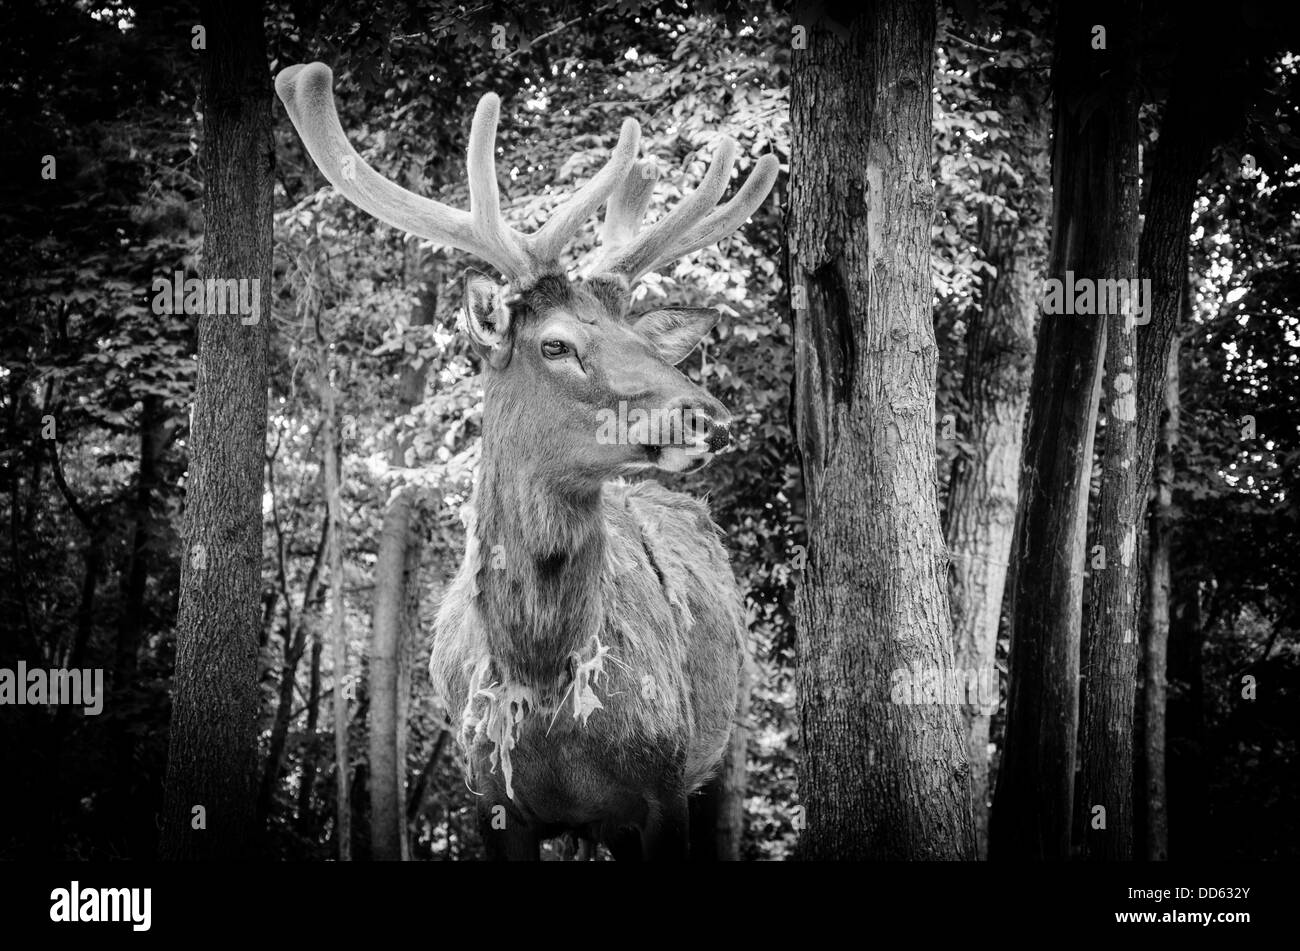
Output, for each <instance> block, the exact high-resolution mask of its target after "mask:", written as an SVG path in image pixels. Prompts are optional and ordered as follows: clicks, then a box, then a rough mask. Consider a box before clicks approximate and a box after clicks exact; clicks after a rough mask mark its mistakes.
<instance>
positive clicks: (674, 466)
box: [646, 444, 713, 472]
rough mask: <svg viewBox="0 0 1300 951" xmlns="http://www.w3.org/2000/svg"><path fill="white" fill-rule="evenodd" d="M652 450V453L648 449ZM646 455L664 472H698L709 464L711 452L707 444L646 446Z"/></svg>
mask: <svg viewBox="0 0 1300 951" xmlns="http://www.w3.org/2000/svg"><path fill="white" fill-rule="evenodd" d="M652 449H653V450H654V452H653V453H651V452H650V450H652ZM646 456H647V458H649V459H650V461H651V462H652V463H653V464H654V465H655V467H656V468H658V469H660V470H662V471H664V472H698V471H699V470H701V469H703V468H704V467H705V466H707V465H708V464H709V460H710V459H712V458H713V453H712V452H710V451H709V448H708V446H707V445H704V444H699V445H693V446H692V445H687V446H647V447H646Z"/></svg>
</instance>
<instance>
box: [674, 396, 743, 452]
mask: <svg viewBox="0 0 1300 951" xmlns="http://www.w3.org/2000/svg"><path fill="white" fill-rule="evenodd" d="M676 408H677V409H680V410H681V414H682V431H683V432H682V434H683V436H685V437H686V439H688V440H689V441H691V442H693V443H694V444H695V445H697V446H698V445H700V444H703V445H704V446H706V447H707V448H708V450H709V452H721V451H722V450H723V449H726V448H727V446H729V445H731V416H730V414H728V413H727V411H726V410H725V409H723V408H722V407H721V406H709V405H707V404H705V405H700V404H699V403H698V402H685V401H683V402H682V403H680V404H678V406H677V407H676Z"/></svg>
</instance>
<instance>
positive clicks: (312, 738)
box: [294, 631, 324, 839]
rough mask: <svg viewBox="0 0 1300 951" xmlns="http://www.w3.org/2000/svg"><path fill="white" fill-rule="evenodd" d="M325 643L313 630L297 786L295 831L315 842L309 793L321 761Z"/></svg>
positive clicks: (313, 814)
mask: <svg viewBox="0 0 1300 951" xmlns="http://www.w3.org/2000/svg"><path fill="white" fill-rule="evenodd" d="M323 648H324V644H323V643H322V642H321V638H320V633H319V631H313V633H312V644H311V677H310V678H309V680H308V688H307V726H306V729H305V730H304V731H303V732H304V735H305V736H306V737H307V744H306V747H307V748H306V750H305V751H304V752H303V756H302V779H301V780H300V781H299V783H298V808H297V815H296V817H295V820H294V828H295V829H296V830H297V832H298V836H299V837H300V838H303V839H314V838H315V832H314V831H313V825H314V820H315V813H314V812H313V811H312V808H311V794H312V792H313V790H314V789H315V788H316V764H317V761H318V760H319V759H320V748H321V739H320V734H319V733H318V732H317V730H318V728H319V726H320V659H321V653H322V652H323Z"/></svg>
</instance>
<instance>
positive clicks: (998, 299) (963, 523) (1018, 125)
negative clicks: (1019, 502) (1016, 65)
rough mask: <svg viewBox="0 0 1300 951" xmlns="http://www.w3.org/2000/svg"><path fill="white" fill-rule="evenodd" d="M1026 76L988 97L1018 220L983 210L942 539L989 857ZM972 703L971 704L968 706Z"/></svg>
mask: <svg viewBox="0 0 1300 951" xmlns="http://www.w3.org/2000/svg"><path fill="white" fill-rule="evenodd" d="M1034 75H1035V74H1033V73H1020V74H1018V76H1017V78H1015V79H1012V80H1011V81H1010V84H1009V88H1007V89H1006V90H1003V91H1000V92H999V93H995V95H994V98H993V101H992V102H991V103H990V105H991V106H992V107H994V108H997V109H998V110H999V111H1000V112H1001V113H1002V116H1003V120H1004V122H1006V123H1007V124H1008V125H1009V126H1010V127H1011V128H1012V129H1014V130H1015V132H1016V134H1018V135H1019V136H1020V142H1019V143H1018V149H1019V150H1020V154H1021V155H1022V156H1023V161H1022V162H1021V163H1020V164H1019V167H1018V169H1017V171H1018V173H1019V175H1020V176H1021V179H1020V181H1019V182H1013V181H1011V180H1009V178H1007V177H1006V176H1003V175H999V176H998V177H997V178H995V179H993V180H992V181H990V182H988V183H987V184H986V189H987V190H988V191H989V192H990V193H991V194H997V195H1000V196H1002V197H1003V198H1004V200H1005V201H1006V203H1007V207H1008V209H1009V210H1010V211H1013V212H1014V213H1015V219H1014V220H1007V219H1006V218H998V219H995V218H994V217H993V215H992V213H991V212H990V211H989V210H988V209H985V211H984V212H983V216H982V220H981V222H980V234H979V243H980V250H981V252H982V256H983V258H984V260H986V261H987V262H988V263H989V264H990V265H992V266H993V268H994V269H995V271H996V273H994V274H993V275H992V276H991V277H987V278H985V281H984V292H983V297H982V300H981V305H980V307H979V308H978V309H977V310H975V311H974V312H973V314H972V315H971V318H970V320H969V322H968V324H967V329H966V366H965V371H964V375H963V378H962V390H963V392H964V395H965V398H966V404H967V406H968V407H969V413H970V430H969V432H968V433H966V434H965V439H964V441H965V442H967V443H969V444H970V445H971V446H973V447H974V448H973V451H972V452H971V453H970V455H961V456H958V458H957V459H956V460H955V461H954V463H953V470H952V478H951V479H950V480H949V495H948V509H947V512H946V524H945V526H944V529H945V535H946V538H947V542H948V550H949V554H950V557H951V559H952V569H951V573H950V575H949V588H948V594H949V598H950V599H951V604H952V625H953V640H954V643H955V646H956V655H957V670H958V671H960V672H961V673H963V674H964V675H967V676H973V677H974V680H975V682H976V683H978V684H981V685H985V684H987V685H989V686H990V687H991V688H992V689H991V691H990V692H991V696H989V697H979V698H973V697H970V696H968V697H967V703H966V704H965V705H964V706H963V713H964V715H965V719H966V735H967V743H968V747H969V754H968V755H969V757H970V764H971V800H972V805H973V807H974V815H975V836H976V843H977V848H978V854H979V856H980V857H981V858H986V857H987V856H988V821H989V819H988V813H989V806H988V803H989V793H990V792H991V790H990V789H989V750H988V745H989V719H990V717H991V716H992V715H993V714H994V713H996V712H997V707H998V699H999V690H998V673H997V667H996V665H995V662H996V659H997V642H998V627H999V622H1000V620H1001V617H1002V596H1003V593H1004V591H1005V586H1006V580H1007V562H1008V559H1009V558H1010V557H1011V539H1012V537H1013V535H1014V531H1015V522H1016V498H1017V493H1018V486H1019V482H1020V440H1021V434H1022V432H1023V429H1024V416H1025V407H1026V404H1027V403H1028V401H1029V383H1030V378H1031V375H1032V372H1033V361H1034V357H1033V354H1034V326H1035V324H1036V323H1037V317H1038V302H1039V297H1040V294H1041V292H1042V286H1043V270H1044V267H1045V265H1046V254H1047V220H1046V219H1047V215H1048V211H1049V209H1050V195H1051V192H1050V190H1049V188H1048V152H1047V134H1048V125H1049V122H1048V116H1049V112H1048V111H1047V108H1046V103H1045V102H1043V101H1042V100H1043V98H1044V97H1043V96H1042V95H1039V94H1037V91H1036V89H1035V81H1034V80H1033V79H1032V77H1033V76H1034ZM977 700H978V702H976V701H977Z"/></svg>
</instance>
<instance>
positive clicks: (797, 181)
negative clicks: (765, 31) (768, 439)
mask: <svg viewBox="0 0 1300 951" xmlns="http://www.w3.org/2000/svg"><path fill="white" fill-rule="evenodd" d="M850 16H851V19H850V20H849V22H847V23H845V24H834V23H831V22H828V21H827V20H826V19H817V18H816V17H815V14H813V13H811V12H810V13H809V14H808V15H807V17H806V18H805V19H803V20H802V21H800V20H796V22H802V23H804V24H806V25H807V49H806V50H796V51H795V52H794V53H793V66H792V85H791V118H792V131H793V142H792V150H791V151H792V154H791V222H790V232H789V233H790V258H791V274H792V297H793V303H794V305H795V310H796V329H795V412H794V416H795V422H796V435H797V439H798V445H799V451H800V456H801V463H802V467H803V479H804V486H805V492H806V497H807V513H808V550H809V551H808V554H809V557H808V565H807V569H806V571H805V574H804V577H803V579H802V583H801V585H800V591H799V595H798V598H797V605H796V617H797V620H798V645H799V671H798V688H799V707H800V716H801V722H802V739H803V750H804V756H803V760H802V762H801V766H800V797H801V799H802V802H803V805H804V807H805V808H806V820H807V827H806V830H805V832H804V836H803V841H802V844H801V853H802V855H803V856H804V857H807V858H810V859H829V858H835V859H866V858H871V859H964V858H970V857H972V856H973V854H974V833H973V828H972V825H971V811H970V777H969V770H968V766H967V763H966V750H965V743H964V742H963V741H962V736H961V717H960V713H959V711H958V710H957V708H956V705H955V704H936V703H920V704H895V703H892V702H891V680H892V676H891V675H892V674H893V672H895V671H899V670H908V669H925V670H931V671H949V670H950V669H951V668H952V666H953V650H952V639H951V619H950V617H949V612H948V596H947V590H946V578H945V572H946V568H947V565H946V556H945V552H944V548H943V538H942V535H941V534H940V528H939V513H938V507H937V502H936V491H935V479H934V452H935V446H934V396H935V369H936V356H937V354H936V347H935V341H934V330H933V326H932V323H931V315H930V310H931V287H930V217H931V214H932V210H933V201H934V198H933V186H932V184H931V178H930V156H931V114H932V103H931V98H930V88H931V78H932V77H931V74H932V65H933V53H934V50H933V45H934V38H935V8H934V7H933V6H932V5H930V4H927V3H914V2H910V0H883V2H881V3H877V4H874V5H871V6H870V7H868V8H866V9H865V10H863V11H862V12H856V13H853V14H851V15H850ZM801 305H804V306H801Z"/></svg>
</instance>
